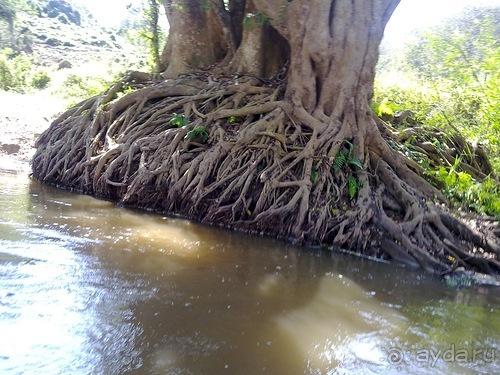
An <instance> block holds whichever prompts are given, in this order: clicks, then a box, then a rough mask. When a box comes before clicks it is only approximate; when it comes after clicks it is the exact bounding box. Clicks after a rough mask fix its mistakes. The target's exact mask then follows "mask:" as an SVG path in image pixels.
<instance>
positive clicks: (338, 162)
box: [333, 151, 347, 173]
mask: <svg viewBox="0 0 500 375" xmlns="http://www.w3.org/2000/svg"><path fill="white" fill-rule="evenodd" d="M346 162H347V155H346V154H345V152H344V151H340V152H339V153H338V154H337V156H335V159H334V160H333V170H334V171H335V173H337V172H338V171H340V170H341V169H342V167H343V166H344V165H345V164H346Z"/></svg>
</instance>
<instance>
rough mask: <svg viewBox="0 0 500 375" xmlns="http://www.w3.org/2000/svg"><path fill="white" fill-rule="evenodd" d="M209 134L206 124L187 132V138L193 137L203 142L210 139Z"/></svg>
mask: <svg viewBox="0 0 500 375" xmlns="http://www.w3.org/2000/svg"><path fill="white" fill-rule="evenodd" d="M208 137H209V134H208V132H207V130H206V129H205V127H204V126H197V127H196V128H194V129H193V130H191V131H189V132H188V133H187V134H186V137H185V138H186V139H192V140H194V141H198V142H201V143H205V142H206V141H208Z"/></svg>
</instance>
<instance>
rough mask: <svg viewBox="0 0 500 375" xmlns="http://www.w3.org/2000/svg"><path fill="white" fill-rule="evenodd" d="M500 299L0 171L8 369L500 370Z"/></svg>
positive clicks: (1, 361) (1, 323)
mask: <svg viewBox="0 0 500 375" xmlns="http://www.w3.org/2000/svg"><path fill="white" fill-rule="evenodd" d="M499 308H500V296H499V293H498V290H495V289H490V288H471V289H452V288H449V287H447V286H446V285H445V283H443V282H442V281H441V280H439V279H438V278H435V277H431V276H429V275H426V274H424V273H421V272H415V271H409V270H406V269H403V268H396V267H394V266H391V265H386V264H379V263H374V262H372V261H368V260H364V259H359V258H355V257H351V256H348V255H342V254H338V253H335V254H332V253H328V252H322V251H316V250H304V249H300V248H297V247H294V246H291V245H287V244H284V243H282V242H279V241H275V240H271V239H265V238H259V237H253V236H247V235H244V234H238V233H232V232H229V231H225V230H221V229H217V228H212V227H206V226H202V225H197V224H194V223H192V222H189V221H186V220H180V219H173V218H168V217H164V216H160V215H154V214H149V213H144V212H138V211H134V210H130V209H125V208H120V207H117V206H115V205H114V204H113V203H111V202H106V201H102V200H97V199H94V198H91V197H88V196H82V195H75V194H71V193H68V192H64V191H61V190H57V189H55V188H52V187H47V186H44V185H41V184H39V183H37V182H35V181H31V180H30V179H29V178H28V177H27V175H26V173H14V172H11V171H6V170H3V171H0V373H1V374H105V375H109V374H224V373H227V374H290V375H293V374H329V373H331V374H334V373H335V374H401V373H404V374H426V373H429V374H452V373H453V374H500V361H499V356H500V353H499V349H500V314H499Z"/></svg>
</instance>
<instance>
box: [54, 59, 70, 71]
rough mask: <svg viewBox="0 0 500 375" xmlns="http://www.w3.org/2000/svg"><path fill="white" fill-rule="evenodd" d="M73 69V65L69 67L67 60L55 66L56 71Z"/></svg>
mask: <svg viewBox="0 0 500 375" xmlns="http://www.w3.org/2000/svg"><path fill="white" fill-rule="evenodd" d="M72 67H73V65H71V63H70V62H69V61H68V60H63V61H61V62H60V63H59V65H58V66H57V70H61V69H71V68H72Z"/></svg>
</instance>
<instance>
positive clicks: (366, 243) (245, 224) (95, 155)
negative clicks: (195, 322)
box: [33, 0, 500, 273]
mask: <svg viewBox="0 0 500 375" xmlns="http://www.w3.org/2000/svg"><path fill="white" fill-rule="evenodd" d="M163 3H164V6H165V9H166V13H167V16H168V19H169V23H170V26H171V29H170V34H169V36H168V43H167V45H166V47H165V50H164V53H163V55H162V58H163V63H164V64H165V66H166V70H165V71H164V72H163V73H162V74H160V75H155V76H149V75H146V74H132V75H130V77H129V79H128V80H126V81H124V82H121V83H118V84H116V85H114V86H113V87H111V88H110V89H109V91H108V92H106V93H105V94H103V95H100V96H97V97H94V98H91V99H89V100H86V101H84V102H82V103H80V104H78V105H76V106H75V107H73V108H71V109H70V110H68V111H67V112H66V113H64V114H63V115H62V116H61V117H59V118H58V119H57V120H56V121H55V122H54V123H53V124H52V126H51V127H50V129H48V130H47V131H46V132H45V133H44V134H43V135H42V136H41V137H40V139H39V140H38V143H37V147H38V149H37V153H36V155H35V157H34V159H33V175H34V177H35V178H37V179H39V180H41V181H44V182H47V183H51V184H55V185H58V186H62V187H65V188H69V189H74V190H77V191H80V192H84V193H88V194H93V195H96V196H100V197H106V198H112V199H116V200H118V201H120V202H121V203H122V204H125V205H130V206H136V207H142V208H146V209H151V210H156V211H162V212H169V213H174V214H180V215H183V216H186V217H189V218H192V219H196V220H199V221H202V222H205V223H210V224H217V225H223V226H228V227H231V228H236V229H240V230H247V231H250V232H256V233H265V234H268V235H273V236H277V237H281V238H287V239H292V240H294V241H297V242H300V243H308V244H327V245H329V246H333V247H341V248H348V249H351V250H353V251H356V252H359V253H363V254H367V255H374V256H378V257H388V258H392V259H395V260H398V261H400V262H403V263H405V264H408V265H414V266H421V267H424V268H426V269H429V270H433V271H435V272H448V271H450V270H452V269H453V268H454V267H456V266H457V265H465V266H467V267H472V268H475V269H477V270H480V271H483V272H489V273H497V272H498V271H499V270H500V265H499V262H498V257H499V255H500V246H499V243H498V237H495V235H494V234H493V232H490V233H489V234H484V233H483V234H481V233H480V232H477V231H475V230H473V229H471V228H470V226H468V225H466V224H465V223H464V222H462V221H461V220H459V219H457V218H456V216H454V215H452V214H451V213H449V212H448V211H447V210H446V209H445V208H443V206H442V205H441V203H442V202H446V198H445V197H444V196H443V194H442V193H441V192H440V191H439V190H438V189H436V188H435V187H434V186H433V185H431V184H430V183H428V182H427V181H426V180H425V179H424V178H422V177H421V173H422V172H423V170H422V168H421V167H420V166H419V165H418V164H416V163H415V162H413V161H412V160H410V159H408V158H406V157H405V156H404V155H402V154H400V153H398V152H397V151H396V150H395V149H393V148H391V147H390V145H389V142H388V140H391V139H394V138H396V136H395V135H394V134H393V132H392V131H391V130H390V129H389V128H388V127H387V126H386V124H385V123H383V122H382V121H381V120H379V119H378V118H377V117H376V116H374V114H373V112H372V110H371V108H370V101H371V98H372V95H373V83H374V77H375V66H376V63H377V59H378V48H379V45H380V42H381V40H382V37H383V33H384V28H385V25H386V23H387V22H388V20H389V18H390V17H391V15H392V13H393V11H394V9H395V8H396V6H397V5H398V3H399V0H317V1H309V0H290V1H287V0H229V1H223V0H211V1H209V0H205V1H197V0H196V1H195V0H165V1H164V2H163ZM130 87H131V88H133V91H132V92H130V93H127V94H125V95H121V94H120V92H121V91H124V90H125V88H127V89H128V88H130ZM125 91H126V90H125Z"/></svg>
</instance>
